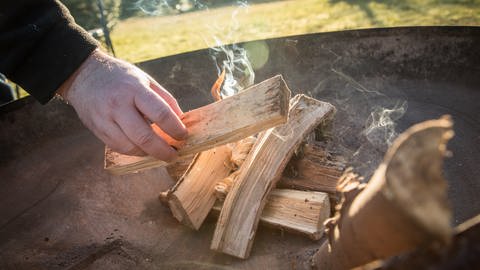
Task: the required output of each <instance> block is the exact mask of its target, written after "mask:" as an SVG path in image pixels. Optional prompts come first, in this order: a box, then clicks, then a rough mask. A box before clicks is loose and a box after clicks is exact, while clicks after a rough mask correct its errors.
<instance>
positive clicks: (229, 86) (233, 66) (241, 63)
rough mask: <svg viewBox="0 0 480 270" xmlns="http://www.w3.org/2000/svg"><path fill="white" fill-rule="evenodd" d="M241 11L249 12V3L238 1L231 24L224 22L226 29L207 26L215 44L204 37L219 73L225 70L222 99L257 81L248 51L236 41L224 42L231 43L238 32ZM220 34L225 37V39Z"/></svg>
mask: <svg viewBox="0 0 480 270" xmlns="http://www.w3.org/2000/svg"><path fill="white" fill-rule="evenodd" d="M241 11H247V12H248V3H247V1H237V8H235V9H234V10H233V12H232V16H231V20H230V22H222V25H223V26H224V27H218V26H217V27H215V25H208V26H207V28H209V29H210V30H211V32H212V33H210V35H209V37H211V38H212V39H213V44H212V42H208V40H207V38H205V37H204V40H205V42H206V43H207V45H208V46H209V47H210V56H211V57H212V60H213V61H214V63H215V65H216V67H217V73H218V74H221V73H222V71H224V70H225V81H224V83H223V85H222V89H221V92H220V94H221V95H222V97H226V96H231V95H234V94H236V93H238V92H239V91H242V90H243V89H245V88H247V87H249V86H251V85H252V84H253V83H254V81H255V72H254V70H253V67H252V64H251V62H250V59H249V58H248V55H247V50H245V49H244V48H242V47H241V46H239V45H237V41H236V40H233V42H232V44H231V45H225V44H224V42H223V40H228V41H231V40H232V39H233V37H234V34H235V33H237V32H238V29H239V27H240V23H239V20H238V19H237V17H238V16H239V14H240V12H241ZM225 26H226V27H225ZM218 30H220V31H218ZM218 32H220V33H218ZM220 34H221V35H222V36H223V37H224V38H223V39H222V38H221V37H220Z"/></svg>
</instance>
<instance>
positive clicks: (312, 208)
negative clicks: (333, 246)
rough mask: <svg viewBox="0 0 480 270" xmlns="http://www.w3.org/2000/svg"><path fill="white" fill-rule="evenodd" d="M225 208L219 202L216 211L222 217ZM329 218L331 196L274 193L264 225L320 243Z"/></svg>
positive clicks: (308, 193)
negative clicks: (222, 210) (304, 236)
mask: <svg viewBox="0 0 480 270" xmlns="http://www.w3.org/2000/svg"><path fill="white" fill-rule="evenodd" d="M222 205H223V204H222V203H221V202H219V201H217V202H216V203H215V206H214V207H213V211H214V212H215V213H217V214H218V213H220V211H221V209H222ZM329 217H330V201H329V198H328V194H326V193H324V192H317V191H299V190H292V189H274V190H272V191H271V192H270V194H269V195H268V198H267V202H266V205H265V208H264V209H263V211H262V215H261V216H260V222H261V223H262V224H264V225H267V226H269V227H274V228H279V229H282V230H285V231H288V232H293V233H299V234H303V235H306V236H308V237H309V238H311V239H312V240H319V239H320V238H321V237H322V235H323V230H324V225H323V223H324V222H325V220H327V219H328V218H329Z"/></svg>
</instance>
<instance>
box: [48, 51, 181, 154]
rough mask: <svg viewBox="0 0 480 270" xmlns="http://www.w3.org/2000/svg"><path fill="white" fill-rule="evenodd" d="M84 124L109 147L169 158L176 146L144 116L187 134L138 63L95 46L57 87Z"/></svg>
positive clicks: (166, 96)
mask: <svg viewBox="0 0 480 270" xmlns="http://www.w3.org/2000/svg"><path fill="white" fill-rule="evenodd" d="M57 93H58V94H60V95H61V96H62V97H63V98H64V99H66V100H67V101H68V103H70V104H71V105H72V106H73V107H74V108H75V111H76V112H77V114H78V116H79V117H80V119H81V120H82V122H83V124H84V125H85V126H87V128H89V129H90V130H91V131H92V132H93V133H94V134H95V135H96V136H97V137H98V138H99V139H101V140H102V141H103V142H104V143H105V144H106V145H108V146H109V147H110V148H111V149H113V150H114V151H117V152H119V153H122V154H127V155H137V156H143V155H150V156H153V157H155V158H158V159H161V160H165V161H169V160H172V159H174V158H175V157H176V156H177V152H176V150H175V149H174V148H173V147H171V146H170V145H168V143H167V142H166V141H165V140H164V139H163V138H162V137H160V136H158V135H157V134H156V133H155V132H154V131H153V129H152V128H151V126H150V124H149V121H151V122H153V123H155V124H156V125H157V126H158V127H160V128H161V129H162V130H163V131H164V132H165V133H166V134H168V135H169V136H170V137H172V138H173V139H176V140H182V139H184V138H185V137H186V136H187V129H186V128H185V125H183V123H182V122H181V120H180V117H181V115H182V114H183V112H182V110H181V109H180V107H179V106H178V103H177V101H176V100H175V98H174V97H173V96H172V95H171V94H170V93H168V91H167V90H165V89H164V88H163V87H162V86H161V85H159V84H158V83H157V82H156V81H155V80H153V79H152V78H151V77H150V76H149V75H147V74H146V73H144V72H143V71H141V70H140V69H139V68H137V67H135V66H133V65H131V64H129V63H127V62H124V61H121V60H118V59H116V58H113V57H111V56H109V55H107V54H106V53H103V52H101V51H100V50H96V51H95V52H93V53H92V55H90V56H89V57H88V58H87V60H85V62H84V63H83V64H82V65H81V67H80V68H79V69H78V70H77V71H76V72H75V73H74V74H73V75H72V76H71V77H70V78H69V79H68V80H67V81H66V82H65V83H64V84H63V85H62V86H61V87H60V88H59V90H58V91H57Z"/></svg>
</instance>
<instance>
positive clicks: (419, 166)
mask: <svg viewBox="0 0 480 270" xmlns="http://www.w3.org/2000/svg"><path fill="white" fill-rule="evenodd" d="M452 136H453V131H452V122H451V120H450V119H449V118H448V117H445V118H441V119H439V120H431V121H426V122H423V123H420V124H417V125H415V126H413V127H411V128H409V129H408V130H407V131H406V132H404V133H403V134H401V135H400V136H399V137H398V138H397V139H396V141H395V142H394V143H393V145H392V147H391V148H390V149H389V150H388V151H387V153H386V155H385V158H384V161H383V163H382V164H381V165H380V166H379V167H378V169H377V170H376V171H375V173H374V175H373V176H372V179H371V180H370V182H369V183H368V185H367V187H366V188H365V189H363V191H360V192H359V193H358V195H356V196H352V197H354V198H348V196H347V197H346V200H345V202H344V204H343V205H342V207H341V210H340V213H339V215H338V216H336V217H335V218H333V219H331V220H330V221H329V222H328V223H327V225H326V226H327V230H328V232H327V235H328V236H329V241H326V242H325V243H324V244H323V245H322V246H321V248H320V250H319V251H318V252H317V254H316V255H315V256H314V264H315V266H316V267H317V268H318V269H351V268H353V267H357V266H360V265H364V264H366V263H368V262H371V261H374V260H377V259H382V258H387V257H390V256H392V255H396V254H400V253H402V252H406V251H408V250H412V249H414V248H415V247H417V246H419V245H425V244H427V243H430V242H432V241H438V242H448V241H449V239H450V236H451V228H450V218H451V212H450V209H449V207H448V205H447V193H446V189H447V186H446V182H445V180H444V179H443V177H442V164H443V157H444V155H445V151H446V143H447V141H448V140H449V139H450V138H451V137H452ZM346 194H347V195H348V193H346Z"/></svg>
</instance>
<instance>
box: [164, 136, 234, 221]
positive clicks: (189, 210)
mask: <svg viewBox="0 0 480 270" xmlns="http://www.w3.org/2000/svg"><path fill="white" fill-rule="evenodd" d="M231 153H232V150H231V148H230V147H228V146H227V145H222V146H218V147H215V148H213V149H210V150H207V151H204V152H202V153H199V154H197V155H196V156H195V158H194V159H193V161H192V163H191V164H190V166H189V167H188V169H187V171H186V172H185V174H184V175H183V176H182V177H181V179H180V180H179V181H178V182H177V184H176V185H175V186H174V187H173V188H172V189H171V190H169V191H168V192H167V201H168V205H169V206H170V210H171V211H172V213H173V216H174V217H175V218H176V219H177V220H178V221H180V222H181V223H183V224H185V225H187V226H188V227H190V228H192V229H195V230H198V229H199V228H200V226H201V225H202V223H203V221H204V220H205V218H206V217H207V216H208V213H209V212H210V210H211V209H212V207H213V205H214V204H215V200H216V197H215V191H214V187H215V185H216V183H217V182H218V181H219V180H220V179H223V178H225V177H226V176H228V175H229V174H230V171H231V169H230V168H228V167H227V166H225V163H226V162H228V161H229V160H230V157H231Z"/></svg>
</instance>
